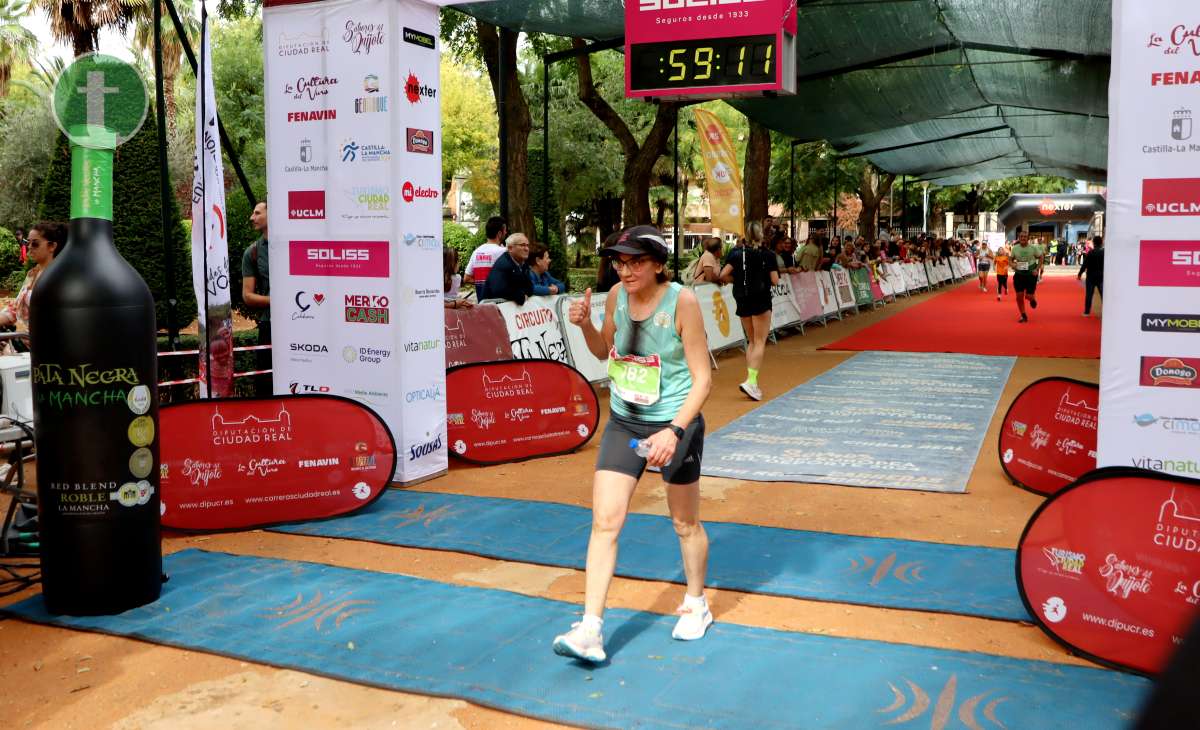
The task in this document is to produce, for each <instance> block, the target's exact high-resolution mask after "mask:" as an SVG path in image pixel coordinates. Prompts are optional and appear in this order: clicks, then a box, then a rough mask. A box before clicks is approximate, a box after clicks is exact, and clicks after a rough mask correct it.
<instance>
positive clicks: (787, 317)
mask: <svg viewBox="0 0 1200 730" xmlns="http://www.w3.org/2000/svg"><path fill="white" fill-rule="evenodd" d="M803 321H804V318H803V317H801V316H800V309H799V308H798V307H797V306H796V299H795V292H794V291H793V290H792V280H791V277H790V275H789V274H783V275H781V276H780V277H779V283H778V284H776V285H775V286H773V287H771V329H772V330H778V329H782V328H784V327H791V326H794V325H798V324H800V323H801V322H803Z"/></svg>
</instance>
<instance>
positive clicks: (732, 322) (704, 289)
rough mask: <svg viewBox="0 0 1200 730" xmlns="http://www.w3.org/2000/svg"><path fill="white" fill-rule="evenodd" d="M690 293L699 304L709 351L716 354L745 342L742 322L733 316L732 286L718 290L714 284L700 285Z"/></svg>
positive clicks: (734, 308)
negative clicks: (693, 294) (692, 293)
mask: <svg viewBox="0 0 1200 730" xmlns="http://www.w3.org/2000/svg"><path fill="white" fill-rule="evenodd" d="M692 291H694V292H695V293H696V299H697V300H699V302H700V315H701V316H702V317H703V318H704V332H705V333H706V334H707V335H708V349H709V350H712V351H713V352H716V351H718V350H724V349H726V348H729V347H735V346H738V345H741V344H742V343H744V342H745V341H746V332H745V330H743V329H742V320H740V319H738V317H737V315H736V314H734V312H735V311H736V304H735V303H734V301H733V285H731V284H726V285H725V286H723V287H719V288H718V287H717V285H716V284H701V285H700V286H697V287H693V288H692Z"/></svg>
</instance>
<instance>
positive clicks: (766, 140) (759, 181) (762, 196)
mask: <svg viewBox="0 0 1200 730" xmlns="http://www.w3.org/2000/svg"><path fill="white" fill-rule="evenodd" d="M770 176H771V130H769V129H767V128H766V127H764V126H762V125H761V124H759V123H758V122H755V121H751V122H750V140H749V141H748V142H747V144H746V164H745V167H744V173H743V175H742V184H743V185H744V186H745V195H746V199H745V201H743V202H744V205H743V209H744V210H745V211H746V220H750V221H761V220H762V219H763V218H766V217H767V207H768V201H767V179H768V178H769V177H770Z"/></svg>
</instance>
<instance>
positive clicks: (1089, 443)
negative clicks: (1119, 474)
mask: <svg viewBox="0 0 1200 730" xmlns="http://www.w3.org/2000/svg"><path fill="white" fill-rule="evenodd" d="M1099 403H1100V388H1099V386H1097V385H1096V384H1095V383H1085V382H1083V381H1081V380H1071V379H1070V378H1043V379H1041V380H1037V381H1034V382H1033V383H1031V384H1030V385H1029V386H1028V387H1027V388H1025V390H1022V391H1021V392H1020V393H1019V394H1018V395H1017V397H1016V399H1015V400H1014V401H1013V403H1012V405H1011V406H1009V408H1008V412H1007V413H1005V414H1004V420H1003V421H1001V422H1000V466H1001V467H1003V469H1004V473H1005V474H1007V475H1008V478H1009V479H1011V480H1012V481H1013V483H1014V484H1016V485H1017V486H1019V487H1024V488H1025V489H1028V490H1030V491H1032V492H1037V493H1038V494H1054V493H1055V492H1057V491H1059V490H1060V489H1063V488H1064V487H1066V486H1067V485H1068V484H1070V483H1071V482H1073V481H1075V480H1076V479H1078V478H1079V477H1081V476H1083V475H1084V474H1086V473H1087V472H1089V471H1091V470H1093V469H1095V468H1096V423H1097V414H1098V408H1099Z"/></svg>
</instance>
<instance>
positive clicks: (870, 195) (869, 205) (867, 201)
mask: <svg viewBox="0 0 1200 730" xmlns="http://www.w3.org/2000/svg"><path fill="white" fill-rule="evenodd" d="M895 180H896V176H895V175H894V174H893V173H890V172H888V173H884V174H882V175H880V174H879V173H878V171H877V170H876V169H875V168H874V167H873V166H871V165H864V166H863V169H862V177H861V178H860V180H859V185H858V197H859V199H860V200H862V210H861V211H859V213H858V235H860V236H865V237H866V238H867V240H869V241H871V242H874V241H875V239H876V238H877V237H878V236H879V227H878V226H877V225H876V222H875V216H876V215H878V213H879V205H880V203H882V202H883V199H884V198H886V197H887V194H888V191H889V190H891V189H892V183H893V182H895Z"/></svg>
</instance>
